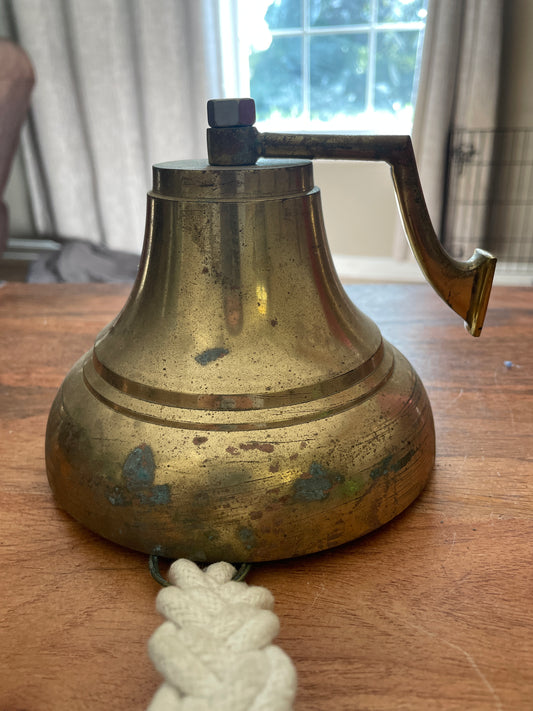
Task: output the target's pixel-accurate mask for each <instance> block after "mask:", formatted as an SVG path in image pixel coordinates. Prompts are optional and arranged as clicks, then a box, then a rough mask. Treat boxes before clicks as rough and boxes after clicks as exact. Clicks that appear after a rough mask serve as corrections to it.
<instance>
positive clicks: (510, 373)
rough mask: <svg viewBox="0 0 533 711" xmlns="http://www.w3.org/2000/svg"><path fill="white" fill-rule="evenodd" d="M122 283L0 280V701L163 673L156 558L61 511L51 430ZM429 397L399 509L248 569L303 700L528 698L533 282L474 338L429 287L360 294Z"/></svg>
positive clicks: (154, 678)
mask: <svg viewBox="0 0 533 711" xmlns="http://www.w3.org/2000/svg"><path fill="white" fill-rule="evenodd" d="M128 290H129V289H128V288H127V287H123V286H105V285H84V286H79V285H43V286H37V285H23V284H5V285H4V286H2V287H1V288H0V403H1V406H0V452H1V456H0V466H1V469H0V497H1V498H0V501H1V504H0V506H1V509H0V511H1V519H0V527H1V537H0V546H1V547H0V550H1V553H2V562H1V564H2V568H1V576H0V581H1V582H0V600H1V608H0V618H1V622H0V659H1V662H0V709H1V710H2V711H63V710H64V711H66V710H67V709H68V710H69V711H78V710H79V709H80V710H81V709H88V710H89V709H90V710H91V711H112V710H114V709H116V710H119V709H120V710H121V711H123V710H125V709H128V711H131V710H134V709H144V708H145V707H146V705H147V704H148V702H149V700H150V698H151V696H152V694H153V693H154V691H155V689H156V688H157V686H158V684H159V682H160V678H159V675H158V674H157V673H156V671H155V670H154V669H153V668H152V666H151V664H150V662H149V660H148V658H147V655H146V641H147V639H148V637H149V636H150V634H151V632H152V631H153V630H154V629H155V628H156V627H157V626H158V624H159V623H160V621H161V620H160V618H159V616H158V615H157V613H156V612H155V610H154V598H155V595H156V593H157V591H158V585H157V584H156V583H155V582H154V581H153V580H152V578H151V577H150V575H149V573H148V567H147V558H146V556H144V555H141V554H137V553H134V552H131V551H128V550H124V549H121V548H119V547H117V546H114V545H113V544H111V543H108V542H106V541H104V540H102V539H100V538H99V537H98V536H96V535H94V534H92V533H90V532H88V531H86V530H84V529H83V528H81V527H80V526H79V525H78V524H77V523H75V522H74V521H73V520H71V519H70V518H69V516H67V515H66V514H64V513H63V512H61V511H60V510H58V508H57V507H56V505H55V503H54V501H53V499H52V496H51V494H50V491H49V489H48V485H47V481H46V475H45V467H44V457H43V441H44V430H45V425H46V418H47V413H48V409H49V407H50V404H51V402H52V398H53V396H54V394H55V391H56V389H57V387H58V386H59V384H60V382H61V380H62V379H63V377H64V375H65V373H66V372H67V370H68V369H69V367H70V366H71V364H72V363H73V362H74V361H75V360H76V359H77V358H78V357H79V356H80V355H81V354H82V353H83V352H84V351H85V350H87V349H88V348H89V347H90V346H91V345H92V342H93V338H94V336H95V334H96V333H97V332H98V331H99V329H100V328H101V327H102V326H103V325H104V324H105V323H106V322H108V321H109V320H110V319H111V317H112V316H113V315H114V314H115V313H116V312H117V311H118V310H119V308H120V306H121V305H122V303H123V302H124V300H125V297H126V295H127V293H128ZM349 293H350V295H351V296H352V297H353V298H354V300H355V301H356V303H357V304H358V306H360V307H361V308H362V309H363V310H364V311H366V312H367V313H368V314H369V315H370V316H372V317H373V318H374V319H375V320H376V321H377V322H378V324H379V325H380V326H381V328H382V331H383V333H384V335H385V336H386V337H387V338H388V339H389V340H391V341H392V342H393V343H395V344H396V345H397V346H398V347H399V348H400V349H401V350H402V351H403V352H404V353H405V355H406V356H407V357H408V358H409V359H410V360H411V362H412V363H413V365H414V366H415V367H416V368H417V370H418V372H419V373H420V375H421V377H422V380H423V381H424V383H425V385H426V387H427V389H428V392H429V395H430V398H431V400H432V404H433V410H434V414H435V420H436V429H437V440H438V445H437V464H436V468H435V473H434V476H433V478H432V480H431V482H430V484H429V485H428V487H427V488H426V490H425V492H424V493H423V495H422V496H421V497H420V498H419V499H418V501H416V502H415V503H414V504H413V505H412V506H411V507H410V508H409V509H408V510H407V511H406V512H405V513H404V514H402V515H401V516H399V517H398V518H397V519H395V520H394V521H393V522H391V523H390V524H389V525H387V526H385V527H384V528H383V529H381V530H379V531H377V532H375V533H373V534H371V535H369V536H367V537H365V538H364V539H362V540H359V541H355V542H353V543H350V544H347V545H344V546H341V547H340V548H337V549H335V550H331V551H328V552H325V553H321V554H317V555H313V556H309V557H307V558H301V559H296V560H292V561H285V562H279V563H271V564H262V565H257V566H255V567H254V568H253V570H252V573H251V574H250V576H249V582H251V583H253V584H256V585H265V586H267V587H268V588H269V589H270V590H271V591H272V592H273V593H274V596H275V598H276V604H277V607H276V610H277V613H278V615H279V617H280V619H281V634H280V636H279V638H278V642H279V644H280V645H281V646H282V647H283V648H284V649H285V650H286V651H287V652H288V653H289V654H290V655H291V657H292V659H293V660H294V662H295V664H296V667H297V669H298V674H299V691H298V697H297V703H296V707H295V709H296V711H333V710H335V711H342V710H344V709H346V710H347V711H348V710H349V711H352V710H355V709H373V710H376V711H377V710H379V711H382V710H383V711H385V710H389V709H390V710H391V711H392V710H394V711H401V710H407V709H411V710H415V709H420V710H422V709H423V710H424V711H431V710H432V709H445V710H446V711H452V710H457V711H465V710H466V709H468V710H469V711H471V710H474V711H477V710H482V709H487V710H488V709H491V710H492V709H494V711H497V710H500V709H508V710H509V711H519V710H524V711H525V710H526V709H527V710H530V709H532V708H533V495H532V486H533V291H531V290H528V289H519V288H495V289H494V293H493V297H492V303H491V305H490V309H489V315H488V319H487V324H486V328H485V330H484V333H483V335H482V337H481V338H480V339H476V340H475V339H473V338H471V337H469V336H468V335H467V334H466V333H465V332H464V330H463V327H462V324H461V323H460V321H459V319H458V318H457V317H456V316H455V315H454V314H452V313H451V312H450V311H449V310H448V309H447V308H446V307H445V306H444V305H443V304H442V303H441V302H440V301H439V300H438V299H437V297H436V296H435V295H434V294H433V292H432V291H431V289H430V288H429V287H427V286H422V285H421V286H393V285H390V286H389V285H366V286H363V285H361V286H353V287H350V288H349Z"/></svg>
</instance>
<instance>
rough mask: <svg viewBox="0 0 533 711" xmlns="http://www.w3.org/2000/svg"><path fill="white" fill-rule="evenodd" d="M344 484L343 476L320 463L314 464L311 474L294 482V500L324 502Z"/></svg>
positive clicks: (310, 468) (308, 473)
mask: <svg viewBox="0 0 533 711" xmlns="http://www.w3.org/2000/svg"><path fill="white" fill-rule="evenodd" d="M343 482H344V477H343V476H342V474H334V473H333V472H330V471H328V470H327V469H326V468H325V467H323V466H322V465H321V464H319V463H318V462H313V463H312V464H311V466H310V467H309V472H306V474H305V475H304V476H302V477H300V478H299V479H298V480H297V481H295V482H294V492H293V498H294V500H295V501H299V502H306V503H308V502H310V501H323V500H324V499H327V498H328V496H329V495H330V492H331V490H332V489H333V487H334V486H336V485H337V484H341V483H343Z"/></svg>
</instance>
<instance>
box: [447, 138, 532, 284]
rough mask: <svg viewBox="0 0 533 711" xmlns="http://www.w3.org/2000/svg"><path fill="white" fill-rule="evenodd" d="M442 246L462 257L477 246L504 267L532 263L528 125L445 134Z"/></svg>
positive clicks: (524, 268) (513, 268) (516, 268)
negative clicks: (444, 204)
mask: <svg viewBox="0 0 533 711" xmlns="http://www.w3.org/2000/svg"><path fill="white" fill-rule="evenodd" d="M448 157H449V160H448V165H449V172H448V178H447V195H446V210H445V214H444V224H443V228H442V234H443V235H444V239H443V241H444V245H445V246H446V248H447V250H448V251H449V252H450V254H452V255H453V256H455V257H458V258H467V257H468V256H469V254H472V252H473V250H474V248H475V247H476V246H478V247H479V246H482V247H484V248H485V249H487V250H489V251H490V252H492V253H493V254H494V255H495V256H496V257H498V259H499V261H500V263H502V262H503V263H504V264H505V269H506V271H517V272H521V271H527V272H530V271H531V268H532V265H533V129H512V130H509V129H507V130H498V131H472V130H463V129H459V130H458V129H456V130H454V131H453V132H452V134H451V136H450V143H449V156H448Z"/></svg>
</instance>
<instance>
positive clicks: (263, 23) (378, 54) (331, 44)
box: [239, 0, 427, 133]
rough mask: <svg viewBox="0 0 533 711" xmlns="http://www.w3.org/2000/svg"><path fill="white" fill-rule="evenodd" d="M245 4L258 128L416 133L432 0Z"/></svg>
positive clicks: (249, 69)
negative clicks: (414, 119) (416, 107)
mask: <svg viewBox="0 0 533 711" xmlns="http://www.w3.org/2000/svg"><path fill="white" fill-rule="evenodd" d="M242 2H245V3H247V12H246V13H244V15H246V17H247V26H246V27H243V26H242V25H241V27H240V32H239V36H240V37H241V41H243V38H244V40H245V42H249V54H248V55H247V56H248V66H247V67H246V68H245V72H244V74H245V80H246V79H249V87H248V86H245V87H241V93H248V94H249V95H250V96H253V97H254V99H255V100H256V105H257V115H258V123H259V126H260V128H262V129H263V130H329V131H331V130H337V131H351V132H371V133H409V132H410V130H411V127H412V116H413V111H414V101H415V96H416V89H417V82H418V69H419V64H420V57H421V48H422V42H423V35H424V29H425V17H426V6H427V0H272V1H271V2H268V0H266V1H263V2H262V3H261V2H257V3H256V0H254V3H252V5H255V7H257V8H258V10H257V11H256V12H258V13H260V14H258V15H256V16H255V21H254V17H253V12H251V11H250V0H242ZM265 10H266V12H265ZM263 18H264V20H263ZM258 27H261V28H262V30H261V31H260V32H259V34H260V39H259V41H257V28H258ZM245 56H246V55H245ZM245 84H246V81H245ZM248 88H249V90H248V91H246V89H248Z"/></svg>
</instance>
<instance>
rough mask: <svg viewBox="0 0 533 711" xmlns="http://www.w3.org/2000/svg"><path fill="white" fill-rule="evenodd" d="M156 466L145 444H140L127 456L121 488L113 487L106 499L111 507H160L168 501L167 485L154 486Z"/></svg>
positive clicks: (168, 490)
mask: <svg viewBox="0 0 533 711" xmlns="http://www.w3.org/2000/svg"><path fill="white" fill-rule="evenodd" d="M155 470H156V464H155V459H154V453H153V452H152V449H151V447H150V446H149V445H147V444H140V445H139V446H138V447H135V448H134V449H132V451H131V452H130V453H129V454H128V456H127V458H126V461H125V462H124V465H123V467H122V479H123V482H124V484H123V485H122V486H114V487H113V489H112V490H111V491H110V492H109V494H108V496H107V499H108V501H109V502H110V503H111V504H112V505H113V506H131V505H132V504H143V505H150V506H160V505H163V504H168V503H169V501H170V487H169V485H168V484H154V479H155Z"/></svg>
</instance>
